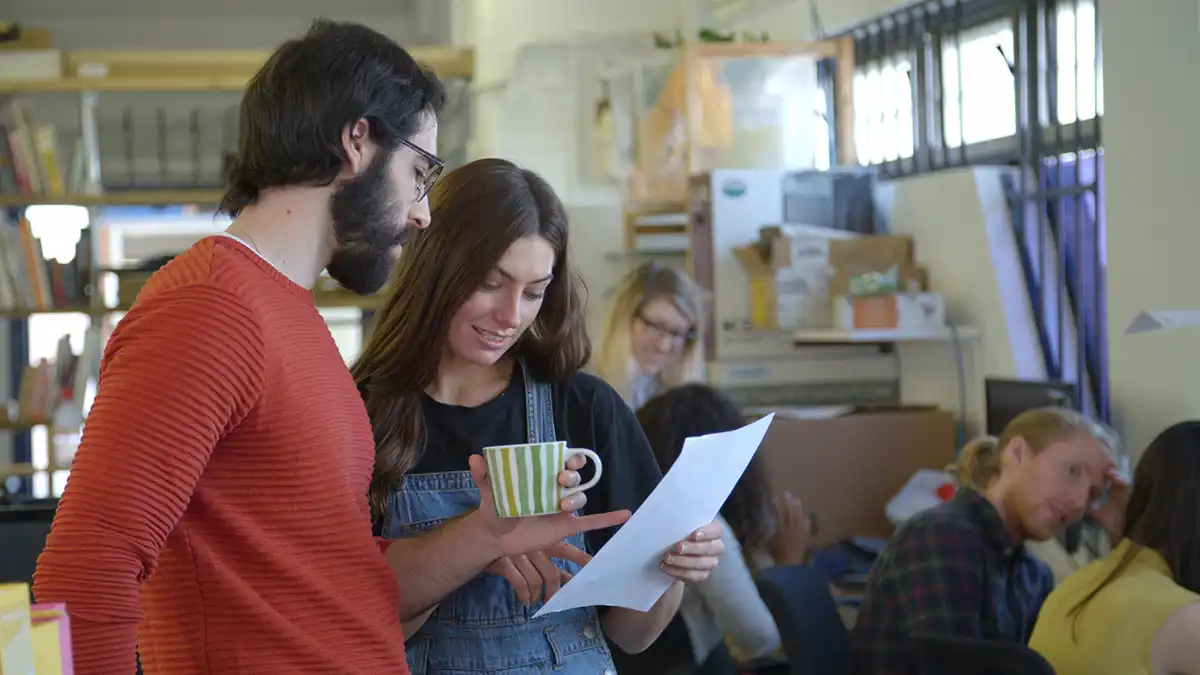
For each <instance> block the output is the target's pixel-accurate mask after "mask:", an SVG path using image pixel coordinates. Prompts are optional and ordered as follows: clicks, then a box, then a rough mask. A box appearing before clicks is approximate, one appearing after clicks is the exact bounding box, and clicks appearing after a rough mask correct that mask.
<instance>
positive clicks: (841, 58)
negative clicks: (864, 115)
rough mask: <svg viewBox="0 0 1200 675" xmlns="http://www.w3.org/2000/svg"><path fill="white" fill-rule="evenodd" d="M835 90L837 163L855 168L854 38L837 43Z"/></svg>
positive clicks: (847, 38) (840, 39) (856, 158)
mask: <svg viewBox="0 0 1200 675" xmlns="http://www.w3.org/2000/svg"><path fill="white" fill-rule="evenodd" d="M833 90H834V100H833V105H834V115H833V119H834V124H835V125H836V128H835V129H834V134H835V136H834V138H835V139H836V141H837V162H838V164H840V165H842V166H855V165H857V164H858V151H857V150H856V149H855V147H854V38H851V37H843V38H839V39H838V41H837V61H836V65H835V66H834V86H833Z"/></svg>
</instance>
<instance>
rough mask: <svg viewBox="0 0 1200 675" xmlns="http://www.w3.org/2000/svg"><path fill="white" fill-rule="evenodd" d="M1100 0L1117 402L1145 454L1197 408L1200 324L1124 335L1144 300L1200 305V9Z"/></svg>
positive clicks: (1175, 3)
mask: <svg viewBox="0 0 1200 675" xmlns="http://www.w3.org/2000/svg"><path fill="white" fill-rule="evenodd" d="M1152 4H1153V10H1151V9H1150V6H1149V5H1147V4H1145V3H1137V2H1121V1H1117V2H1111V1H1110V2H1103V3H1101V4H1100V27H1101V31H1102V37H1103V44H1104V47H1103V48H1104V89H1105V109H1104V121H1103V132H1102V133H1103V138H1104V149H1105V155H1104V163H1105V167H1106V181H1107V184H1106V187H1105V190H1106V193H1107V198H1106V206H1107V209H1108V211H1107V216H1108V241H1107V243H1108V288H1109V302H1108V307H1109V326H1108V327H1109V338H1110V341H1111V342H1110V362H1111V366H1112V371H1111V372H1112V391H1113V410H1114V411H1115V415H1116V422H1117V425H1118V427H1119V428H1120V429H1121V431H1122V432H1123V433H1124V435H1125V438H1126V441H1127V442H1128V443H1129V444H1130V447H1131V449H1132V450H1133V452H1134V453H1135V456H1137V455H1138V454H1139V453H1140V452H1141V450H1142V449H1143V448H1144V447H1145V445H1146V444H1147V443H1148V442H1149V441H1150V440H1151V439H1152V438H1153V436H1154V435H1155V434H1156V433H1157V432H1159V431H1161V430H1162V429H1163V428H1164V427H1165V426H1167V425H1169V424H1171V423H1173V422H1175V421H1179V420H1181V419H1184V418H1187V417H1197V416H1200V331H1196V330H1181V331H1176V332H1171V333H1154V334H1145V335H1137V336H1130V337H1126V336H1125V335H1124V334H1123V333H1124V330H1125V328H1126V326H1128V324H1129V321H1130V320H1131V319H1132V318H1133V316H1134V314H1135V313H1136V312H1137V311H1138V310H1141V309H1144V308H1147V307H1153V308H1173V309H1193V308H1200V292H1198V291H1197V289H1198V288H1200V286H1198V285H1197V283H1196V282H1195V271H1196V269H1197V260H1198V259H1200V222H1198V220H1197V212H1198V209H1197V202H1196V198H1197V194H1200V192H1198V191H1197V187H1196V181H1197V176H1198V175H1200V172H1198V171H1197V168H1196V167H1197V162H1198V161H1200V127H1198V125H1197V121H1196V120H1197V115H1196V111H1197V110H1200V79H1198V78H1197V77H1196V72H1197V67H1198V66H1200V9H1198V5H1197V3H1196V1H1195V0H1158V1H1157V2H1154V3H1152Z"/></svg>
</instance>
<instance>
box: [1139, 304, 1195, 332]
mask: <svg viewBox="0 0 1200 675" xmlns="http://www.w3.org/2000/svg"><path fill="white" fill-rule="evenodd" d="M1192 326H1200V309H1158V310H1147V311H1144V312H1138V315H1137V316H1135V317H1133V321H1132V322H1130V324H1129V327H1128V328H1126V329H1125V334H1126V335H1133V334H1134V333H1148V332H1150V331H1155V330H1171V329H1174V328H1190V327H1192Z"/></svg>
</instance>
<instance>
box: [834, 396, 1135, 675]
mask: <svg viewBox="0 0 1200 675" xmlns="http://www.w3.org/2000/svg"><path fill="white" fill-rule="evenodd" d="M1115 445H1116V440H1115V437H1114V436H1113V434H1112V433H1111V432H1110V431H1109V430H1108V429H1107V428H1106V427H1104V426H1103V425H1101V424H1099V423H1097V422H1093V421H1092V420H1089V419H1088V418H1087V417H1085V416H1083V415H1082V414H1080V413H1078V412H1076V411H1074V410H1069V409H1065V408H1038V409H1035V410H1029V411H1026V412H1024V413H1021V414H1020V415H1018V416H1017V417H1016V418H1014V419H1013V420H1012V421H1011V422H1009V423H1008V425H1007V426H1005V427H1004V430H1003V431H1002V432H1001V434H1000V437H999V438H995V437H991V436H989V437H985V438H981V439H978V440H976V441H973V442H971V443H970V444H968V445H967V447H965V448H963V450H962V453H961V454H960V458H959V464H958V473H959V476H960V477H961V478H962V481H963V483H964V489H962V490H959V492H958V494H957V495H956V496H955V497H954V499H952V500H950V501H949V502H946V503H945V504H941V505H938V506H936V507H934V508H932V509H928V510H926V511H923V512H921V513H919V514H917V515H916V516H913V517H912V518H911V519H909V520H908V521H907V522H906V523H904V525H903V526H902V527H901V528H900V529H899V531H897V532H896V534H895V535H893V536H892V538H891V540H890V541H888V544H887V546H886V547H885V548H884V550H883V552H882V553H881V554H880V556H879V559H878V560H877V561H876V562H875V565H874V566H873V567H872V568H871V575H870V578H869V579H868V581H867V588H866V593H865V595H864V597H863V602H862V609H861V610H860V612H859V615H858V620H857V622H856V623H855V626H854V632H853V637H852V643H853V647H854V668H853V672H854V673H855V675H909V674H915V673H916V672H917V668H916V664H914V663H912V662H911V661H910V660H909V659H910V656H909V654H910V652H909V638H911V637H913V636H916V635H929V636H938V637H957V638H972V639H985V640H1003V641H1009V642H1018V643H1025V642H1027V641H1028V640H1029V636H1030V634H1031V633H1032V631H1033V624H1034V621H1035V619H1036V618H1037V615H1038V611H1039V610H1040V609H1041V606H1042V603H1043V602H1044V601H1045V599H1046V596H1047V595H1049V594H1050V591H1051V590H1052V589H1053V588H1054V579H1053V577H1052V576H1051V573H1050V570H1049V568H1048V567H1047V566H1046V564H1045V563H1044V562H1042V561H1041V560H1038V559H1037V558H1035V557H1034V556H1033V555H1032V554H1031V553H1030V552H1029V551H1028V550H1027V549H1026V546H1025V545H1026V542H1030V541H1045V540H1047V539H1051V538H1053V537H1056V536H1058V535H1060V534H1062V533H1063V531H1064V530H1066V528H1067V526H1069V525H1071V524H1072V523H1074V522H1076V521H1078V520H1079V519H1080V518H1082V517H1083V516H1084V514H1085V513H1090V514H1091V516H1092V517H1093V518H1094V519H1095V520H1096V521H1097V523H1099V524H1100V525H1101V526H1102V527H1103V528H1104V529H1105V531H1106V532H1108V533H1109V535H1110V537H1112V539H1113V540H1114V541H1116V540H1117V538H1119V537H1120V533H1121V528H1122V524H1121V521H1123V519H1124V513H1125V505H1126V504H1127V503H1128V500H1129V485H1128V483H1126V482H1124V481H1123V480H1121V479H1119V477H1118V476H1117V475H1116V473H1115V470H1116V467H1115V464H1114V461H1113V455H1114V454H1115V452H1114V448H1115ZM1106 487H1110V488H1111V489H1110V491H1109V498H1108V500H1107V502H1106V503H1105V504H1104V505H1103V506H1102V507H1100V508H1091V509H1089V505H1091V504H1093V503H1094V502H1096V500H1097V499H1099V498H1100V497H1101V495H1102V494H1103V492H1104V490H1105V488H1106Z"/></svg>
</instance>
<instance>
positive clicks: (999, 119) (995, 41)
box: [942, 20, 1017, 148]
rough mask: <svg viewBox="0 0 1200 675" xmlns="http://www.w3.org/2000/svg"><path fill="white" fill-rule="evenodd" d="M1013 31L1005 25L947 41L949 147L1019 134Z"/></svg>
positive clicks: (945, 130) (945, 70)
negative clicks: (1013, 63) (1012, 66)
mask: <svg viewBox="0 0 1200 675" xmlns="http://www.w3.org/2000/svg"><path fill="white" fill-rule="evenodd" d="M1012 61H1013V26H1012V22H1011V21H1007V20H1005V21H1001V22H997V23H993V24H988V25H986V26H981V27H979V28H976V29H972V30H968V31H964V32H963V33H962V34H961V36H960V38H959V39H958V40H957V41H955V40H953V39H951V38H943V42H942V95H943V97H944V100H945V105H944V110H943V112H942V120H943V121H942V131H943V133H944V134H945V139H946V145H947V146H948V147H951V148H957V147H958V146H960V145H962V144H963V143H967V144H968V145H969V144H971V143H979V142H982V141H990V140H994V139H997V138H1007V137H1009V136H1012V135H1013V134H1015V133H1017V97H1016V92H1017V90H1016V86H1015V79H1014V76H1013V72H1012V70H1011V69H1010V67H1009V64H1010V63H1012Z"/></svg>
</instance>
